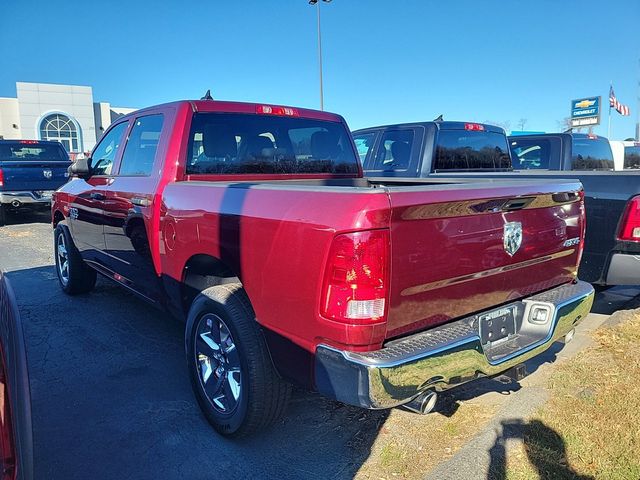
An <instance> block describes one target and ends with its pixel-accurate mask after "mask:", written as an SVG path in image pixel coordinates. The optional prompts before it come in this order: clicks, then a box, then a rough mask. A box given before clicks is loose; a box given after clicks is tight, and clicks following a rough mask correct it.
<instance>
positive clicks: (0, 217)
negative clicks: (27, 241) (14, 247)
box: [0, 203, 7, 227]
mask: <svg viewBox="0 0 640 480" xmlns="http://www.w3.org/2000/svg"><path fill="white" fill-rule="evenodd" d="M6 223H7V207H5V206H4V205H2V204H1V203H0V227H4V226H5V224H6Z"/></svg>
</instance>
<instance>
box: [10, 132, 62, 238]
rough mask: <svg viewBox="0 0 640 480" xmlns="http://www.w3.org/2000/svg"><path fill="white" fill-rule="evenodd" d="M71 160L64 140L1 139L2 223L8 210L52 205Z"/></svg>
mask: <svg viewBox="0 0 640 480" xmlns="http://www.w3.org/2000/svg"><path fill="white" fill-rule="evenodd" d="M70 163H71V162H70V160H69V155H68V154H67V152H66V150H65V149H64V147H63V146H62V144H61V143H60V142H48V141H41V140H0V226H2V225H4V223H5V219H6V212H7V210H14V211H17V210H18V209H20V208H23V207H28V208H49V207H50V205H51V195H52V193H53V192H54V191H55V190H57V189H58V188H59V187H61V186H62V185H64V184H65V183H66V182H67V180H68V177H69V175H68V173H67V169H68V168H69V165H70Z"/></svg>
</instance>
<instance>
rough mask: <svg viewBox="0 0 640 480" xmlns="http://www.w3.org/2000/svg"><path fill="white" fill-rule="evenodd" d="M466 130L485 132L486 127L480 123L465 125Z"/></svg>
mask: <svg viewBox="0 0 640 480" xmlns="http://www.w3.org/2000/svg"><path fill="white" fill-rule="evenodd" d="M464 129H465V130H470V131H472V132H484V125H481V124H480V123H465V124H464Z"/></svg>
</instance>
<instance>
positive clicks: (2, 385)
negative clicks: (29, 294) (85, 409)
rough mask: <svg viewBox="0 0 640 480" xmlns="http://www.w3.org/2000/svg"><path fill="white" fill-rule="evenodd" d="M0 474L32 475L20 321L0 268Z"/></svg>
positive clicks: (10, 479) (24, 478)
mask: <svg viewBox="0 0 640 480" xmlns="http://www.w3.org/2000/svg"><path fill="white" fill-rule="evenodd" d="M0 472H1V474H0V478H1V479H2V480H14V479H17V480H30V479H31V478H33V434H32V429H31V394H30V390H29V374H28V371H27V356H26V352H25V346H24V338H23V333H22V324H21V323H20V316H19V315H18V309H17V306H16V301H15V298H14V296H13V291H12V290H11V286H10V285H9V281H8V280H7V277H6V276H5V275H4V274H3V273H2V271H1V270H0Z"/></svg>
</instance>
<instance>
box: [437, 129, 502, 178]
mask: <svg viewBox="0 0 640 480" xmlns="http://www.w3.org/2000/svg"><path fill="white" fill-rule="evenodd" d="M510 168H511V157H510V156H509V146H508V144H507V137H506V136H505V135H504V134H502V133H497V132H489V131H486V130H440V132H439V133H438V139H437V143H436V158H435V163H434V171H442V170H505V169H510Z"/></svg>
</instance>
